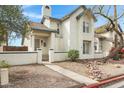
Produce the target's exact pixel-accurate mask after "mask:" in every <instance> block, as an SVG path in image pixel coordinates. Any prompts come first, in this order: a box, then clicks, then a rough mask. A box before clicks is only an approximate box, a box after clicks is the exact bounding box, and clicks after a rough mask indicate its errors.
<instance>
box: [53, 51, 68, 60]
mask: <svg viewBox="0 0 124 93" xmlns="http://www.w3.org/2000/svg"><path fill="white" fill-rule="evenodd" d="M65 60H68V53H67V52H54V61H65Z"/></svg>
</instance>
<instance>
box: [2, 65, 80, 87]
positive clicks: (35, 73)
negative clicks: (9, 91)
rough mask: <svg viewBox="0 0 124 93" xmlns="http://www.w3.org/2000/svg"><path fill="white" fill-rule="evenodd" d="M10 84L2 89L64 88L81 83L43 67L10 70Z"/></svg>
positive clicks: (28, 66)
mask: <svg viewBox="0 0 124 93" xmlns="http://www.w3.org/2000/svg"><path fill="white" fill-rule="evenodd" d="M9 76H10V84H9V85H8V86H2V87H13V88H64V87H71V86H75V85H78V84H79V83H77V82H75V81H73V80H71V79H70V78H67V77H65V76H63V75H61V74H59V73H57V72H55V71H52V70H50V69H49V68H47V67H45V66H43V65H27V66H15V67H11V68H10V69H9Z"/></svg>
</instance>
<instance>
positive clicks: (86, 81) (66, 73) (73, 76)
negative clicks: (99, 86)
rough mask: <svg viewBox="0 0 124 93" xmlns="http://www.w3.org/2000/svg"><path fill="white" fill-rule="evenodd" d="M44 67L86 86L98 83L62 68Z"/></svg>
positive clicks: (49, 65)
mask: <svg viewBox="0 0 124 93" xmlns="http://www.w3.org/2000/svg"><path fill="white" fill-rule="evenodd" d="M45 66H46V67H48V68H50V69H52V70H54V71H56V72H58V73H60V74H62V75H64V76H67V77H69V78H71V79H73V80H75V81H77V82H79V83H84V84H86V85H89V84H93V83H98V81H95V80H92V79H90V78H88V77H85V76H82V75H80V74H78V73H75V72H73V71H70V70H67V69H64V68H62V67H60V66H58V65H53V64H46V65H45Z"/></svg>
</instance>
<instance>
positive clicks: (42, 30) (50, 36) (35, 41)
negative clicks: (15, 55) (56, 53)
mask: <svg viewBox="0 0 124 93" xmlns="http://www.w3.org/2000/svg"><path fill="white" fill-rule="evenodd" d="M31 28H32V32H31V39H30V40H31V41H30V42H31V44H30V47H29V48H30V49H31V50H32V51H36V50H37V48H41V49H42V59H43V61H48V58H49V56H48V54H49V49H50V48H52V49H53V48H54V39H55V33H56V30H53V29H50V28H48V27H46V26H45V25H44V24H41V23H31Z"/></svg>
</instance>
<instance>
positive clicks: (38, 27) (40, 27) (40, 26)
mask: <svg viewBox="0 0 124 93" xmlns="http://www.w3.org/2000/svg"><path fill="white" fill-rule="evenodd" d="M30 26H31V29H32V30H38V31H47V32H56V30H53V29H50V28H48V27H46V26H45V25H44V24H41V23H36V22H31V23H30Z"/></svg>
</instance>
